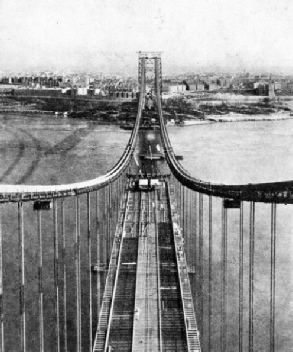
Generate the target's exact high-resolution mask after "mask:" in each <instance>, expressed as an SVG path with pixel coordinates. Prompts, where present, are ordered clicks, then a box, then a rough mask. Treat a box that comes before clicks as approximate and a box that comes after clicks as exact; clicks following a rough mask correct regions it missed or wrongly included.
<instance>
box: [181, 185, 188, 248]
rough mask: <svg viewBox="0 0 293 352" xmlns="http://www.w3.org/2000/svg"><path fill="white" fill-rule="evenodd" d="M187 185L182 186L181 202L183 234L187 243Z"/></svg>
mask: <svg viewBox="0 0 293 352" xmlns="http://www.w3.org/2000/svg"><path fill="white" fill-rule="evenodd" d="M185 198H186V197H185V187H184V186H182V202H181V208H182V229H183V235H184V241H185V243H186V237H187V236H186V235H187V233H186V226H185V220H186V209H185V203H186V199H185Z"/></svg>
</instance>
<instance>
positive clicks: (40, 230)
mask: <svg viewBox="0 0 293 352" xmlns="http://www.w3.org/2000/svg"><path fill="white" fill-rule="evenodd" d="M41 216H42V213H41V210H38V211H37V217H38V237H39V272H38V276H39V326H40V327H39V328H40V352H44V307H43V238H42V223H41Z"/></svg>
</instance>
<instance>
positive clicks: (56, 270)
mask: <svg viewBox="0 0 293 352" xmlns="http://www.w3.org/2000/svg"><path fill="white" fill-rule="evenodd" d="M53 222H54V288H55V319H56V322H55V324H56V326H55V328H56V351H57V352H59V351H60V324H59V315H60V314H59V286H58V281H59V280H58V264H59V263H58V261H59V253H58V229H57V199H54V200H53Z"/></svg>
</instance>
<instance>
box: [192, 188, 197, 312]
mask: <svg viewBox="0 0 293 352" xmlns="http://www.w3.org/2000/svg"><path fill="white" fill-rule="evenodd" d="M194 256H195V260H194V264H195V274H194V285H193V287H194V292H195V307H196V308H195V310H196V311H198V291H197V284H198V251H197V193H196V192H195V193H194Z"/></svg>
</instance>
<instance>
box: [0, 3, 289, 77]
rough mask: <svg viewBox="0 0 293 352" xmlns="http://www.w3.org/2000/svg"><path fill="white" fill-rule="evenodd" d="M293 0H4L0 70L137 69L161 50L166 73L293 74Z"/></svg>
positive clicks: (0, 5) (0, 20) (0, 8)
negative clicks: (141, 54)
mask: <svg viewBox="0 0 293 352" xmlns="http://www.w3.org/2000/svg"><path fill="white" fill-rule="evenodd" d="M292 14H293V4H291V2H290V0H281V1H279V2H278V3H276V2H275V1H272V0H266V1H265V0H261V1H258V2H255V1H252V0H247V1H237V2H235V1H232V0H224V1H221V2H219V1H215V0H208V1H206V2H201V1H199V0H183V1H181V2H180V4H177V3H176V2H175V1H167V0H161V1H154V0H152V1H149V2H147V3H146V2H144V1H142V0H140V1H133V0H131V1H129V0H128V1H117V0H109V1H106V2H105V1H101V0H84V1H83V2H79V1H77V0H71V1H69V0H64V1H62V2H57V1H56V0H51V1H49V0H45V1H42V2H40V1H37V0H25V1H24V0H21V1H20V0H12V1H7V0H2V1H1V3H0V31H1V37H2V43H1V45H2V49H1V54H0V71H1V70H2V71H5V70H19V71H20V70H32V69H35V68H40V69H53V68H54V69H57V70H65V69H68V70H72V69H80V70H94V71H99V72H121V73H135V72H136V71H137V55H136V52H138V51H140V50H142V51H148V50H149V51H162V52H163V60H164V68H165V69H164V71H165V73H171V72H174V71H177V72H180V71H188V70H193V71H196V70H200V69H205V70H209V69H210V70H214V69H216V68H218V69H222V70H232V71H241V70H246V71H254V72H255V71H257V70H263V71H272V72H278V71H281V72H285V73H290V72H293V60H292V59H293V49H292V43H291V38H292V36H293V28H292V26H291V23H290V18H291V15H292Z"/></svg>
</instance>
